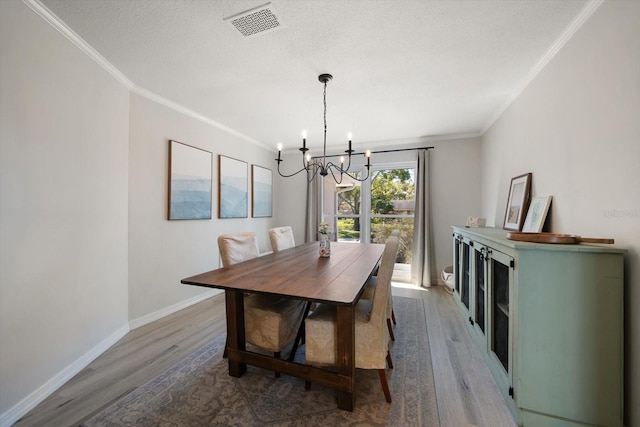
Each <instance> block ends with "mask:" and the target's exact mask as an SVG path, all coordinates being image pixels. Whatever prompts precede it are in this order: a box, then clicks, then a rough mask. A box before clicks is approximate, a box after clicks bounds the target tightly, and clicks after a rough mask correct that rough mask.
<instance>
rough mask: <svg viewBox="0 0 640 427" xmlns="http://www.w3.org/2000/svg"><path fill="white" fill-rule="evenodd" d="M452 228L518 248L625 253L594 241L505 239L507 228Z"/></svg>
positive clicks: (622, 249)
mask: <svg viewBox="0 0 640 427" xmlns="http://www.w3.org/2000/svg"><path fill="white" fill-rule="evenodd" d="M452 228H453V230H454V231H456V232H461V233H465V234H469V235H471V236H474V237H476V238H478V239H487V240H490V241H492V242H495V243H499V244H501V245H503V246H506V247H508V248H513V249H518V250H534V251H535V250H541V251H559V252H600V253H602V252H608V253H621V254H624V253H626V249H624V248H620V247H616V246H614V245H605V244H596V243H578V244H573V245H567V244H550V243H530V242H521V241H517V240H509V239H507V233H508V232H509V230H503V229H501V228H494V227H466V226H464V225H453V226H452Z"/></svg>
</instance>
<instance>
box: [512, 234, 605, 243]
mask: <svg viewBox="0 0 640 427" xmlns="http://www.w3.org/2000/svg"><path fill="white" fill-rule="evenodd" d="M507 239H509V240H518V241H520V242H532V243H556V244H563V245H576V244H578V243H606V244H610V245H612V244H613V239H598V238H595V237H580V236H576V235H573V234H558V233H514V232H511V233H507Z"/></svg>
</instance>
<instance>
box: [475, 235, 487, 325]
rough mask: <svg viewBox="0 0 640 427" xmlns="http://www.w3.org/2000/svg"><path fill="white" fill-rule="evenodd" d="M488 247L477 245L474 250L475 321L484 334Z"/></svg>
mask: <svg viewBox="0 0 640 427" xmlns="http://www.w3.org/2000/svg"><path fill="white" fill-rule="evenodd" d="M486 251H487V249H486V248H485V247H484V246H482V245H477V244H476V245H475V247H474V250H473V256H474V264H473V271H474V273H475V274H474V275H473V291H474V292H473V293H474V295H475V299H474V302H473V321H474V322H475V325H476V326H477V327H478V328H480V331H481V332H482V334H484V333H485V328H486V321H485V312H486V310H485V307H486V285H485V282H486V275H485V270H486V263H485V253H486Z"/></svg>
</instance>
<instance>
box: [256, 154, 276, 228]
mask: <svg viewBox="0 0 640 427" xmlns="http://www.w3.org/2000/svg"><path fill="white" fill-rule="evenodd" d="M272 181H273V173H272V172H271V169H267V168H263V167H260V166H257V165H251V184H252V185H251V216H253V217H254V218H267V217H270V216H272V188H273V182H272Z"/></svg>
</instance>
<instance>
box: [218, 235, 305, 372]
mask: <svg viewBox="0 0 640 427" xmlns="http://www.w3.org/2000/svg"><path fill="white" fill-rule="evenodd" d="M218 248H219V249H220V257H221V258H222V265H223V266H224V267H229V266H231V265H233V264H237V263H239V262H242V261H246V260H249V259H252V258H256V257H258V256H259V249H258V239H257V237H256V234H255V233H253V232H239V233H231V234H222V235H220V236H218ZM304 310H305V303H304V301H299V300H295V299H290V298H282V297H275V296H271V295H262V294H245V297H244V320H245V338H246V340H247V342H248V343H250V344H253V345H254V346H256V347H259V348H261V349H264V350H267V351H271V352H273V354H274V356H275V357H278V358H279V357H280V355H281V351H282V350H283V349H284V348H285V347H287V346H288V345H289V344H291V342H292V341H293V340H294V338H295V337H296V334H297V332H298V328H299V326H300V323H301V322H302V318H303V315H304ZM225 352H226V346H225ZM276 377H279V374H278V373H277V372H276Z"/></svg>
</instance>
